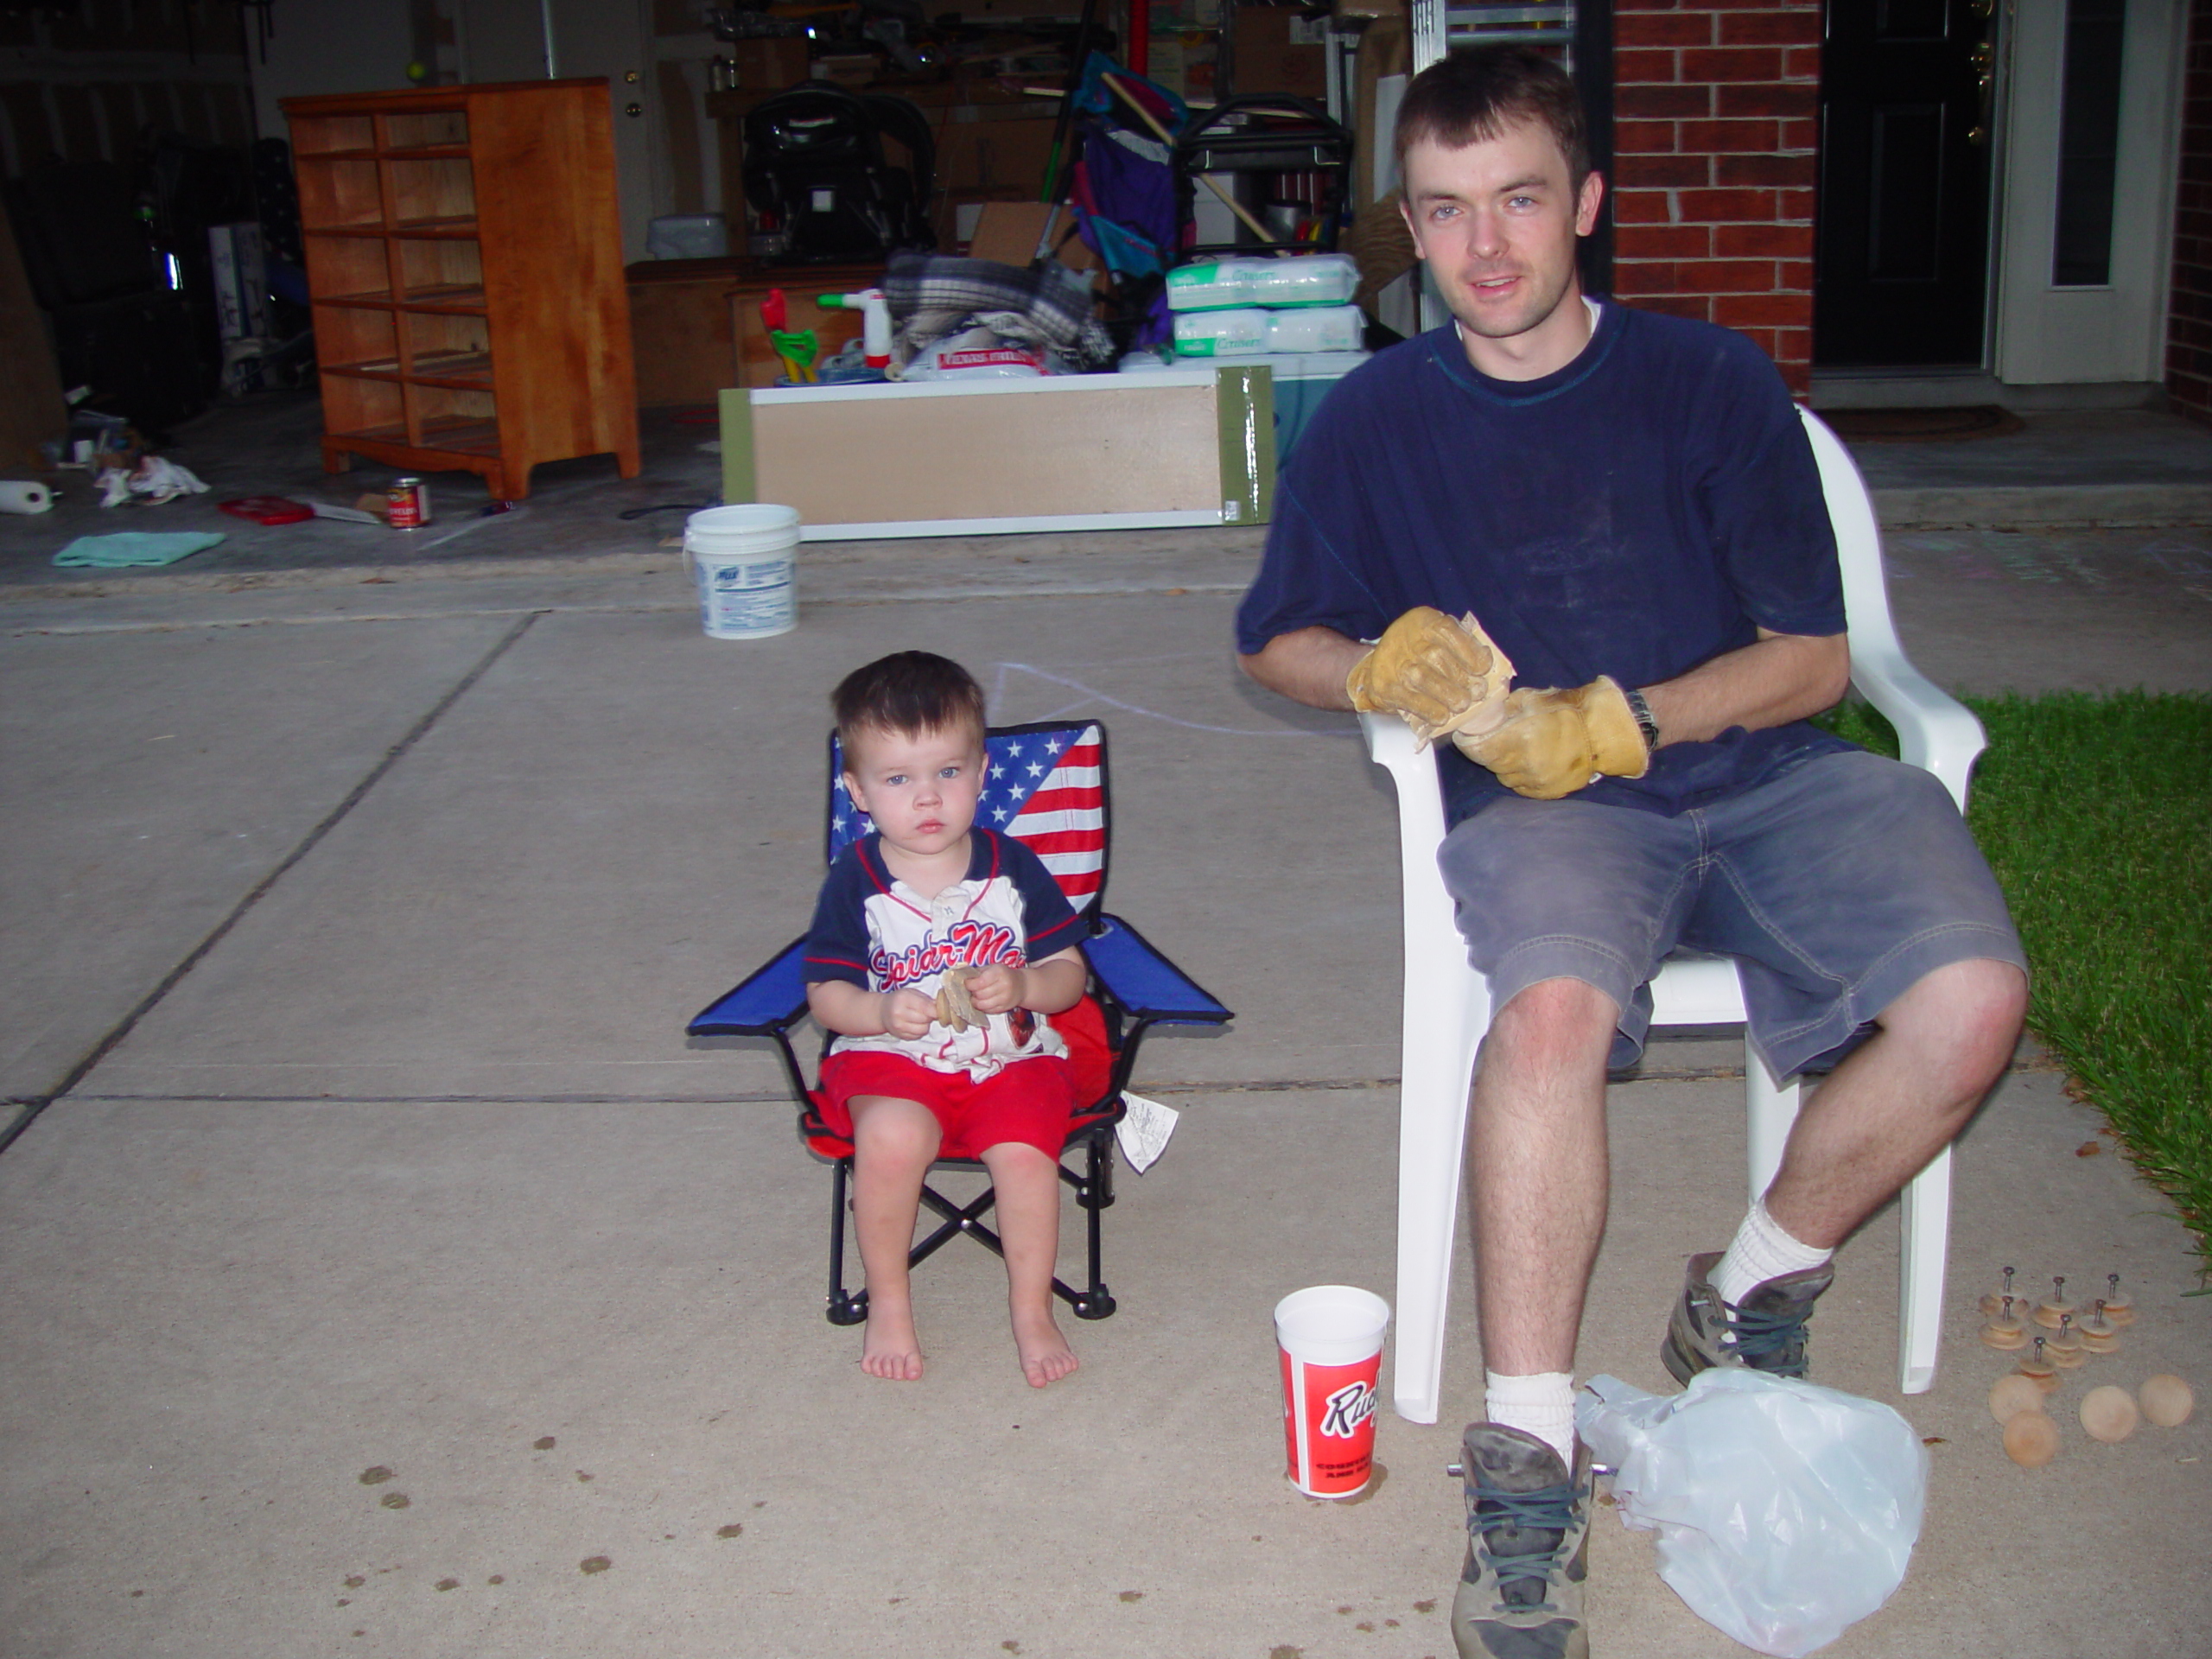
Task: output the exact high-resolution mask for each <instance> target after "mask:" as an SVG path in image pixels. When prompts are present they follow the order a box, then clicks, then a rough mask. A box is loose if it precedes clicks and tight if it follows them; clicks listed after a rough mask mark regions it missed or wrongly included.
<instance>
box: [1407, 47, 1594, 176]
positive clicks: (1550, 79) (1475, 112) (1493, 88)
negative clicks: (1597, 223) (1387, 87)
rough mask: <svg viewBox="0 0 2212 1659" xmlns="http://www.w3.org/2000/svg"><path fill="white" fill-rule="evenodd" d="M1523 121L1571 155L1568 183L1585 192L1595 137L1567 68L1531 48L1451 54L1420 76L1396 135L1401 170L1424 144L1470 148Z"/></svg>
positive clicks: (1410, 88) (1410, 91) (1562, 152)
mask: <svg viewBox="0 0 2212 1659" xmlns="http://www.w3.org/2000/svg"><path fill="white" fill-rule="evenodd" d="M1524 121H1525V122H1529V123H1531V124H1534V125H1536V126H1539V127H1541V128H1543V129H1544V130H1546V131H1548V132H1549V133H1550V134H1551V136H1552V138H1553V140H1554V142H1555V143H1557V144H1558V145H1559V149H1560V155H1562V156H1566V157H1567V182H1568V184H1569V185H1570V186H1571V187H1572V188H1574V189H1576V190H1580V189H1581V188H1582V181H1583V180H1584V179H1585V178H1586V177H1588V176H1589V173H1590V136H1589V130H1588V127H1587V124H1586V122H1585V120H1584V118H1583V114H1582V99H1581V97H1580V94H1579V93H1577V92H1575V90H1574V83H1573V81H1572V80H1571V79H1568V78H1567V71H1566V70H1564V69H1562V68H1560V67H1559V65H1558V64H1556V63H1555V62H1554V61H1553V60H1551V59H1549V58H1548V57H1546V56H1545V55H1544V54H1542V53H1541V52H1539V51H1538V50H1536V48H1535V47H1533V46H1478V47H1471V48H1469V49H1467V50H1466V51H1464V52H1452V53H1447V54H1445V56H1444V57H1443V58H1441V59H1440V60H1438V61H1437V62H1435V63H1432V64H1431V65H1429V66H1428V67H1427V68H1426V69H1424V70H1422V71H1421V73H1419V74H1418V75H1415V76H1414V79H1413V85H1411V86H1408V87H1407V88H1406V96H1405V99H1404V101H1403V102H1402V103H1401V104H1400V105H1398V124H1397V128H1396V130H1395V134H1394V135H1393V138H1392V143H1393V145H1394V146H1395V154H1396V156H1397V161H1398V171H1399V172H1400V173H1401V174H1403V173H1404V171H1405V167H1406V151H1407V150H1408V149H1411V148H1412V147H1413V146H1414V145H1415V144H1417V143H1420V142H1421V140H1423V139H1430V140H1433V141H1434V142H1435V143H1440V144H1442V145H1443V146H1444V147H1445V148H1446V149H1465V147H1466V146H1467V145H1469V144H1473V143H1481V142H1483V141H1484V140H1485V139H1491V138H1495V137H1497V136H1498V135H1499V134H1500V133H1501V132H1503V130H1505V129H1506V128H1507V127H1510V126H1514V125H1517V124H1520V123H1522V122H1524Z"/></svg>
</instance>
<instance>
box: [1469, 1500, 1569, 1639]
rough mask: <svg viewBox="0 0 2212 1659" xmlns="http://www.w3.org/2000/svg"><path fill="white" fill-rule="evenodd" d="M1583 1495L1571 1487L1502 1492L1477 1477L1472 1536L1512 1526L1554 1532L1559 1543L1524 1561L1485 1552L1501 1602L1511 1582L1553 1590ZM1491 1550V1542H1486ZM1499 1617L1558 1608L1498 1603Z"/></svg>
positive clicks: (1546, 1603)
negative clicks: (1535, 1583) (1535, 1582)
mask: <svg viewBox="0 0 2212 1659" xmlns="http://www.w3.org/2000/svg"><path fill="white" fill-rule="evenodd" d="M1581 1496H1582V1494H1581V1493H1580V1491H1578V1490H1577V1489H1576V1487H1575V1486H1574V1484H1573V1482H1571V1481H1569V1482H1567V1483H1565V1484H1561V1485H1558V1486H1540V1487H1538V1488H1537V1489H1536V1490H1535V1491H1533V1492H1503V1491H1498V1489H1497V1487H1495V1486H1485V1485H1484V1484H1483V1483H1482V1479H1481V1478H1480V1477H1479V1476H1478V1477H1477V1478H1476V1480H1475V1507H1474V1509H1473V1510H1472V1511H1471V1513H1470V1514H1469V1515H1468V1516H1467V1531H1468V1533H1469V1534H1470V1535H1472V1534H1475V1533H1478V1532H1480V1533H1487V1532H1489V1531H1490V1530H1491V1529H1492V1528H1494V1527H1499V1526H1503V1525H1506V1524H1508V1523H1509V1522H1510V1523H1512V1524H1514V1525H1517V1526H1522V1527H1527V1528H1529V1529H1535V1530H1542V1531H1550V1532H1556V1533H1557V1534H1559V1542H1558V1543H1555V1544H1554V1545H1553V1546H1552V1547H1551V1548H1549V1549H1539V1550H1535V1551H1532V1552H1531V1553H1529V1554H1526V1555H1499V1554H1495V1553H1494V1552H1492V1551H1491V1550H1490V1549H1489V1548H1484V1551H1483V1554H1484V1555H1485V1556H1487V1557H1488V1559H1489V1560H1490V1563H1491V1567H1492V1569H1493V1570H1494V1571H1495V1572H1496V1573H1497V1588H1498V1593H1499V1595H1500V1596H1501V1597H1503V1594H1504V1592H1505V1587H1506V1584H1507V1581H1508V1580H1512V1581H1513V1582H1516V1583H1519V1582H1521V1581H1522V1580H1529V1579H1538V1580H1542V1582H1543V1584H1544V1586H1545V1588H1547V1589H1549V1588H1550V1586H1551V1578H1552V1573H1553V1572H1554V1569H1555V1568H1556V1567H1557V1566H1558V1564H1559V1553H1560V1549H1561V1548H1563V1547H1564V1546H1565V1545H1566V1543H1567V1533H1568V1530H1569V1529H1571V1528H1573V1525H1574V1505H1575V1503H1576V1500H1577V1499H1579V1498H1580V1497H1581ZM1483 1543H1484V1545H1485V1546H1487V1545H1488V1543H1489V1540H1488V1539H1487V1538H1485V1539H1484V1540H1483ZM1496 1611H1498V1612H1501V1613H1555V1612H1557V1611H1559V1609H1558V1607H1557V1606H1556V1605H1554V1603H1553V1602H1552V1601H1551V1600H1550V1599H1548V1598H1547V1599H1543V1600H1540V1601H1535V1602H1529V1603H1507V1602H1505V1601H1503V1600H1500V1601H1499V1602H1498V1604H1497V1608H1496Z"/></svg>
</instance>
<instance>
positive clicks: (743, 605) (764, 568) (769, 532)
mask: <svg viewBox="0 0 2212 1659" xmlns="http://www.w3.org/2000/svg"><path fill="white" fill-rule="evenodd" d="M797 554H798V508H796V507H779V506H774V505H769V504H766V503H765V502H764V503H754V504H751V505H744V506H734V507H709V508H707V509H706V510H705V511H704V512H695V513H693V514H692V515H691V516H690V518H687V519H685V520H684V523H683V557H684V562H685V563H687V564H689V565H690V567H691V579H692V582H693V583H694V584H695V586H696V588H697V589H698V594H699V621H700V625H701V626H702V627H704V628H705V629H706V631H707V637H708V638H709V639H769V638H772V636H774V635H776V634H779V633H789V632H791V630H792V629H793V628H795V627H797V626H798V595H797V593H796V591H795V589H794V587H793V580H792V564H793V562H794V559H795V557H796V556H797Z"/></svg>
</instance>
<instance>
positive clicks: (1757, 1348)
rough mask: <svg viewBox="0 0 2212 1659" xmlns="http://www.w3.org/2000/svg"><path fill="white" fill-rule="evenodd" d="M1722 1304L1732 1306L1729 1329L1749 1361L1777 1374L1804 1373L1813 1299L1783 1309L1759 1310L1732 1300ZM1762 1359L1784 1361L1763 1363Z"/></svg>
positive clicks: (1738, 1353)
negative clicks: (1753, 1309) (1806, 1340)
mask: <svg viewBox="0 0 2212 1659" xmlns="http://www.w3.org/2000/svg"><path fill="white" fill-rule="evenodd" d="M1721 1306H1723V1307H1725V1308H1726V1309H1727V1310H1728V1314H1727V1317H1728V1327H1729V1332H1730V1334H1731V1335H1732V1337H1733V1338H1734V1341H1733V1342H1732V1344H1731V1345H1732V1347H1733V1348H1734V1349H1735V1351H1736V1357H1738V1358H1739V1359H1741V1360H1742V1361H1743V1362H1744V1363H1745V1364H1746V1365H1749V1366H1751V1367H1752V1368H1753V1369H1754V1370H1762V1371H1767V1372H1770V1373H1771V1374H1773V1375H1776V1376H1804V1374H1805V1322H1806V1320H1808V1319H1811V1318H1812V1317H1813V1305H1812V1304H1811V1303H1810V1302H1801V1303H1797V1304H1795V1305H1793V1306H1790V1307H1789V1308H1788V1309H1787V1310H1786V1311H1784V1312H1783V1313H1753V1312H1751V1310H1750V1309H1749V1308H1743V1307H1738V1306H1735V1305H1734V1304H1733V1303H1732V1302H1724V1303H1722V1304H1721ZM1762 1360H1765V1361H1769V1362H1772V1361H1776V1360H1779V1361H1780V1362H1781V1363H1778V1364H1777V1363H1766V1364H1761V1363H1760V1362H1761V1361H1762Z"/></svg>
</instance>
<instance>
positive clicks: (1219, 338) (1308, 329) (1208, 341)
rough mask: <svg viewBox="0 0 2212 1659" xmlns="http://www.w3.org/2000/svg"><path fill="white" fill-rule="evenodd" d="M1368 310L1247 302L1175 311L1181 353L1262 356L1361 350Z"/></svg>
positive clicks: (1177, 352) (1212, 355)
mask: <svg viewBox="0 0 2212 1659" xmlns="http://www.w3.org/2000/svg"><path fill="white" fill-rule="evenodd" d="M1366 328H1367V314H1366V313H1365V312H1363V311H1362V310H1361V309H1360V308H1358V307H1357V306H1356V305H1326V306H1312V307H1307V308H1303V309H1300V310H1293V311H1270V310H1262V308H1259V307H1257V306H1248V307H1245V308H1243V309H1240V310H1236V311H1179V312H1177V313H1176V314H1175V354H1176V355H1177V356H1178V357H1259V356H1263V355H1265V354H1267V353H1273V352H1356V351H1357V350H1359V348H1360V342H1361V340H1362V337H1363V335H1364V334H1365V332H1366Z"/></svg>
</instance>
